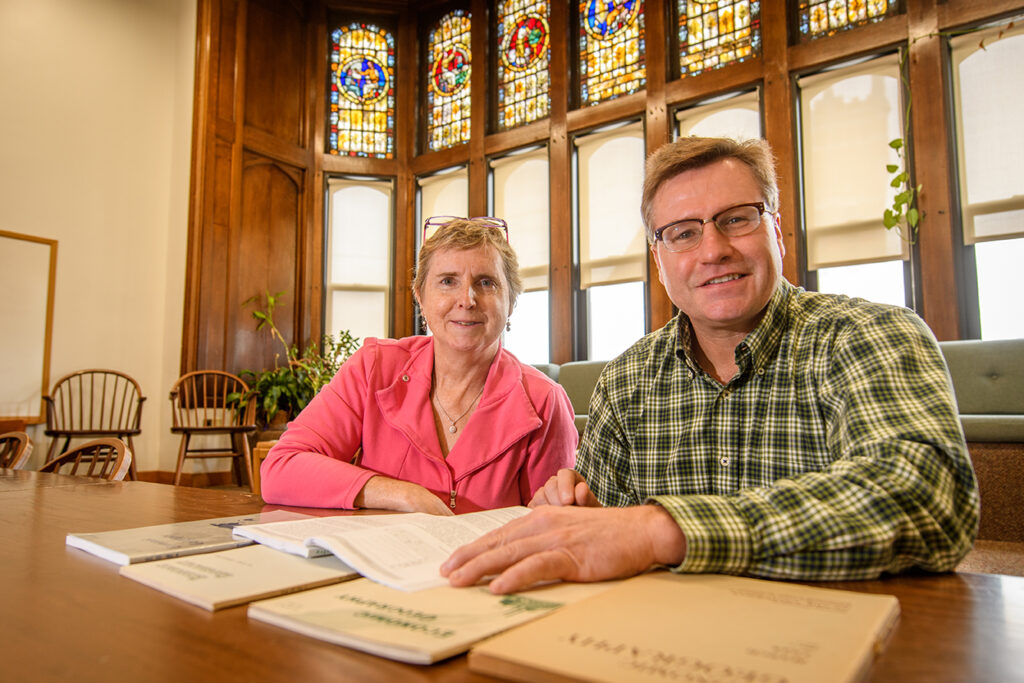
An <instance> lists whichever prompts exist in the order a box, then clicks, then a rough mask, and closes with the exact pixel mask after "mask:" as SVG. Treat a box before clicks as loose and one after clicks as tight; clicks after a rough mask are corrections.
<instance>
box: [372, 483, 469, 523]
mask: <svg viewBox="0 0 1024 683" xmlns="http://www.w3.org/2000/svg"><path fill="white" fill-rule="evenodd" d="M355 506H356V507H357V508H378V509H382V510H397V511H398V512H426V513H427V514H430V515H442V516H444V515H453V514H455V513H454V512H452V509H451V508H450V507H448V506H447V505H445V504H444V502H443V501H442V500H441V499H440V498H438V497H437V496H436V495H434V494H433V493H431V492H430V491H429V490H427V489H425V488H423V487H422V486H420V485H419V484H413V483H412V482H409V481H401V480H400V479H390V478H388V477H384V476H381V475H376V476H373V477H370V478H369V479H368V480H367V482H366V483H365V484H364V485H363V490H362V491H360V492H359V494H358V495H357V496H356V499H355Z"/></svg>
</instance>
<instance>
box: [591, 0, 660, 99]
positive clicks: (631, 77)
mask: <svg viewBox="0 0 1024 683" xmlns="http://www.w3.org/2000/svg"><path fill="white" fill-rule="evenodd" d="M579 21H580V102H581V103H582V104H583V105H584V106H587V105H591V104H597V103H599V102H604V101H605V100H610V99H613V98H615V97H619V96H621V95H628V94H629V93H633V92H636V91H637V90H640V89H641V88H643V87H644V86H645V85H646V83H647V69H646V66H645V63H644V3H643V0H581V2H580V14H579Z"/></svg>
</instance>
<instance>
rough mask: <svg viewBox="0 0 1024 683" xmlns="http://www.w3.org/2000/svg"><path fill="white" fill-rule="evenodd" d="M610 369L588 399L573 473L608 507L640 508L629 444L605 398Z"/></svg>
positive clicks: (610, 401)
mask: <svg viewBox="0 0 1024 683" xmlns="http://www.w3.org/2000/svg"><path fill="white" fill-rule="evenodd" d="M614 371H615V370H614V368H613V366H611V365H609V366H606V368H605V371H604V372H602V374H601V376H600V378H599V379H598V380H597V384H596V385H595V386H594V393H593V394H592V395H591V397H590V408H589V413H588V416H587V426H586V427H585V428H584V430H583V439H582V440H581V441H580V448H579V452H578V453H577V455H576V471H577V472H579V473H580V475H582V476H583V478H584V479H585V480H586V482H587V485H588V486H589V487H590V490H591V492H592V493H593V494H594V496H595V497H596V498H597V499H598V501H600V503H601V504H602V505H604V506H607V507H625V506H627V505H639V504H640V503H641V502H643V501H641V500H640V499H639V498H638V497H637V494H636V487H635V486H634V485H633V483H632V482H631V481H630V462H631V458H630V452H631V449H630V444H629V442H628V441H627V439H626V436H625V434H626V430H625V428H624V427H623V425H622V416H620V415H619V414H618V413H617V412H616V409H615V403H614V402H613V401H612V400H610V398H609V395H608V384H607V382H608V378H609V376H610V375H611V374H612V373H614Z"/></svg>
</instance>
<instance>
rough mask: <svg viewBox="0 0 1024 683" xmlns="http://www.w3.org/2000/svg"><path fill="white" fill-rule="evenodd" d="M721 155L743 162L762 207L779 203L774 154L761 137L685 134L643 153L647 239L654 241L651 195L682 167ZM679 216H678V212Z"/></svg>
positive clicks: (689, 167) (773, 208)
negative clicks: (755, 187)
mask: <svg viewBox="0 0 1024 683" xmlns="http://www.w3.org/2000/svg"><path fill="white" fill-rule="evenodd" d="M722 159H736V160H737V161H741V162H743V163H744V164H746V165H747V166H748V167H749V168H750V172H751V173H753V175H754V180H755V181H756V182H757V184H758V186H759V187H760V188H761V194H762V196H763V198H764V203H765V208H766V209H767V210H768V211H770V212H772V213H774V212H775V211H777V210H778V207H779V186H778V182H777V181H776V178H775V158H774V156H773V155H772V148H771V147H770V146H769V145H768V143H767V142H765V141H764V140H762V139H760V138H757V139H754V140H744V141H742V142H741V141H737V140H733V139H731V138H700V137H685V138H679V139H678V140H676V141H675V142H670V143H668V144H665V145H662V146H661V147H659V148H658V149H657V150H655V152H654V153H653V154H651V156H649V157H647V167H646V169H645V173H644V193H643V198H642V199H641V201H640V212H641V213H642V215H643V221H644V227H645V228H646V230H647V241H648V242H649V243H650V244H652V245H653V244H654V231H655V230H656V229H657V228H659V227H661V226H658V225H654V224H653V220H654V216H653V215H652V214H653V213H654V208H653V204H654V195H655V194H657V192H658V189H659V188H660V187H661V186H662V185H663V184H664V183H665V182H666V181H668V180H671V179H672V178H674V177H676V176H677V175H679V174H680V173H682V172H684V171H690V170H693V169H695V168H703V167H704V166H708V165H710V164H713V163H715V162H716V161H721V160H722ZM680 218H682V216H680Z"/></svg>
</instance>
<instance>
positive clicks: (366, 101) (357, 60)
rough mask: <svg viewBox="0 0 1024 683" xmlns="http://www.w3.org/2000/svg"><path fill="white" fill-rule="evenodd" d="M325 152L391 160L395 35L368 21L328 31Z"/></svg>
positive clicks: (393, 135)
mask: <svg viewBox="0 0 1024 683" xmlns="http://www.w3.org/2000/svg"><path fill="white" fill-rule="evenodd" d="M327 151H328V152H330V153H331V154H347V155H348V156H359V157H375V158H379V159H391V158H392V157H393V156H394V153H395V38H394V36H393V35H392V34H391V33H389V32H388V31H386V30H384V29H382V28H378V27H376V26H374V25H372V24H362V23H354V24H350V25H349V26H344V27H342V28H339V29H336V30H335V31H333V32H332V33H331V110H330V121H329V125H328V140H327Z"/></svg>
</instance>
